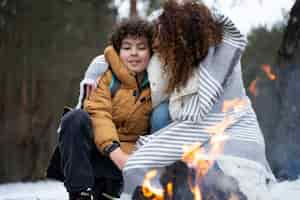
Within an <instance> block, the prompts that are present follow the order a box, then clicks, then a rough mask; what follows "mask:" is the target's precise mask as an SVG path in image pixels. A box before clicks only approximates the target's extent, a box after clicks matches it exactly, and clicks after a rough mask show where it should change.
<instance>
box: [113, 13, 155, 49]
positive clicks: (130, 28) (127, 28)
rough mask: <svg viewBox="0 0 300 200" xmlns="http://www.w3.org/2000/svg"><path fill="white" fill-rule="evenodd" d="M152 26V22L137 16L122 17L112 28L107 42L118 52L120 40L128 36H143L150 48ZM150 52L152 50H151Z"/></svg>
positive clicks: (152, 32)
mask: <svg viewBox="0 0 300 200" xmlns="http://www.w3.org/2000/svg"><path fill="white" fill-rule="evenodd" d="M153 34H154V26H153V24H152V23H150V22H148V21H146V20H143V19H141V18H138V17H132V18H127V19H123V20H122V21H121V22H120V23H119V24H118V25H117V26H116V28H115V29H114V31H113V33H112V34H111V36H110V38H109V42H110V44H111V45H113V47H114V48H115V50H116V51H117V52H118V53H120V49H121V44H122V41H123V40H124V39H125V38H126V37H128V36H133V37H145V38H146V39H147V42H148V45H149V48H150V49H152V48H151V47H152V40H153ZM151 53H152V51H151Z"/></svg>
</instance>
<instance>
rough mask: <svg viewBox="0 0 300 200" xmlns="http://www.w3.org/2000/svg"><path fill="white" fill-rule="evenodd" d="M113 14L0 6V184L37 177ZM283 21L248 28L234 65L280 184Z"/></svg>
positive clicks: (43, 4)
mask: <svg viewBox="0 0 300 200" xmlns="http://www.w3.org/2000/svg"><path fill="white" fill-rule="evenodd" d="M136 1H137V0H131V4H132V6H131V11H130V13H131V15H136V14H137V9H136ZM144 1H146V0H144ZM296 2H298V3H299V1H298V0H297V1H296ZM295 4H296V3H295ZM158 7H159V0H151V1H150V4H149V8H148V9H147V12H148V13H150V12H151V10H154V9H156V8H158ZM299 13H300V12H299ZM117 15H118V12H117V6H116V5H114V4H113V2H112V0H51V1H49V0H48V1H43V0H0V88H1V92H0V183H3V182H9V181H28V180H37V179H40V178H43V176H44V173H45V168H46V166H47V163H48V160H49V158H50V155H51V153H52V151H53V149H54V147H55V144H56V142H57V135H56V129H57V126H58V122H59V119H60V116H61V113H62V109H63V106H64V105H70V106H74V105H75V104H76V101H77V96H78V94H79V82H80V80H81V78H82V77H83V74H84V72H85V69H86V68H87V66H88V64H89V62H90V61H91V60H92V58H93V57H95V56H96V55H99V54H101V53H102V51H103V48H104V47H105V45H106V41H107V36H108V34H109V33H110V32H111V30H112V28H113V25H114V24H115V22H116V21H117ZM288 19H289V15H288V14H287V15H286V16H285V19H284V20H283V21H282V22H279V23H278V24H276V25H274V27H273V28H272V29H271V30H270V29H267V28H266V27H258V28H255V29H253V30H252V31H251V33H250V34H249V36H248V39H249V46H248V47H247V49H246V52H245V55H244V58H243V60H242V62H243V73H244V81H245V85H246V87H247V90H248V92H249V96H250V97H251V98H252V100H253V103H254V107H255V109H256V112H257V114H258V118H259V122H260V124H261V126H262V129H263V131H264V134H265V137H266V143H267V150H268V158H269V160H270V162H271V164H272V168H273V169H274V170H275V171H276V174H277V175H278V176H281V175H282V176H283V177H284V176H285V175H288V173H289V172H286V171H288V170H284V169H290V167H291V166H290V164H286V163H287V161H289V160H294V161H296V163H297V160H298V161H299V160H300V156H299V154H300V147H299V146H300V145H299V143H300V140H299V136H297V132H298V131H297V130H300V127H299V129H297V127H298V126H299V125H298V124H300V122H298V121H300V117H299V115H300V114H299V112H297V111H298V107H299V109H300V105H298V104H299V103H297V101H298V100H297V98H293V97H295V95H296V94H297V93H299V90H300V86H299V84H300V81H299V80H298V79H300V78H297V77H300V73H299V72H298V71H299V70H298V69H297V67H295V66H296V64H297V62H296V61H295V59H294V58H295V57H297V56H294V57H289V56H282V57H280V56H278V55H279V54H278V52H279V49H284V48H283V43H284V39H283V38H285V37H284V35H287V34H286V33H285V32H286V27H287V24H288ZM299 35H300V34H299ZM299 35H298V36H297V35H296V36H295V37H297V38H299ZM293 51H295V50H293ZM293 53H294V52H293ZM298 53H299V52H298ZM281 55H284V54H281ZM295 63H296V64H295ZM295 72H297V73H299V76H297V73H295ZM281 74H282V75H281ZM287 80H289V81H291V80H294V82H292V83H290V82H288V81H287ZM297 85H298V86H297ZM289 86H293V87H292V88H290V87H289ZM287 88H289V89H287ZM289 95H290V96H291V97H292V98H288V97H289ZM298 98H300V94H299V97H298ZM298 102H300V100H299V101H298ZM281 122H285V123H281ZM287 130H288V131H287ZM294 130H295V131H294ZM298 135H299V134H298ZM280 147H281V148H280ZM278 157H279V158H280V159H278ZM295 158H296V159H295ZM288 163H290V162H288ZM292 163H293V164H291V165H292V166H294V162H292ZM299 163H300V162H299Z"/></svg>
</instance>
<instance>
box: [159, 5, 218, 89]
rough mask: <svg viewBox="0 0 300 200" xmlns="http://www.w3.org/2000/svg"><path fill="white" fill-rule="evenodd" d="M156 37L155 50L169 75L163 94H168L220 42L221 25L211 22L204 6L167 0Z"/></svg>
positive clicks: (185, 79)
mask: <svg viewBox="0 0 300 200" xmlns="http://www.w3.org/2000/svg"><path fill="white" fill-rule="evenodd" d="M156 34H157V35H156V37H155V38H156V41H155V42H157V44H158V45H157V48H156V50H157V52H158V53H159V56H160V58H161V59H162V60H163V62H164V69H165V71H166V72H167V73H168V75H169V84H168V88H167V91H166V92H168V93H171V92H172V91H174V90H180V88H182V87H183V86H185V85H186V83H187V81H188V79H189V78H190V77H191V75H192V74H193V70H194V68H196V67H198V64H199V62H201V61H202V60H203V59H204V58H205V56H206V55H207V53H208V49H209V47H210V46H213V45H217V44H219V43H220V42H221V41H222V35H223V24H218V23H216V22H215V21H214V19H213V17H212V14H211V12H210V10H209V9H208V8H207V7H206V6H205V5H203V3H199V2H196V1H195V0H185V2H184V3H181V4H180V3H177V2H176V1H174V0H169V1H167V2H165V3H164V4H163V12H162V14H161V15H160V16H159V17H158V19H157V22H156Z"/></svg>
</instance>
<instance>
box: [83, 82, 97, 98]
mask: <svg viewBox="0 0 300 200" xmlns="http://www.w3.org/2000/svg"><path fill="white" fill-rule="evenodd" d="M94 89H95V87H94V85H92V84H84V90H85V94H86V98H87V99H89V98H90V95H91V93H92V91H93V90H94Z"/></svg>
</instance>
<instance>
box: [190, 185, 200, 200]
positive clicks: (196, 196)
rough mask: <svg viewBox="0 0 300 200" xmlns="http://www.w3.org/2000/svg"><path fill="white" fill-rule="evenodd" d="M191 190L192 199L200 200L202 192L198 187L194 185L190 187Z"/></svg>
mask: <svg viewBox="0 0 300 200" xmlns="http://www.w3.org/2000/svg"><path fill="white" fill-rule="evenodd" d="M191 191H192V193H193V194H194V200H202V194H201V190H200V188H199V187H197V186H195V187H193V188H192V189H191Z"/></svg>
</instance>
